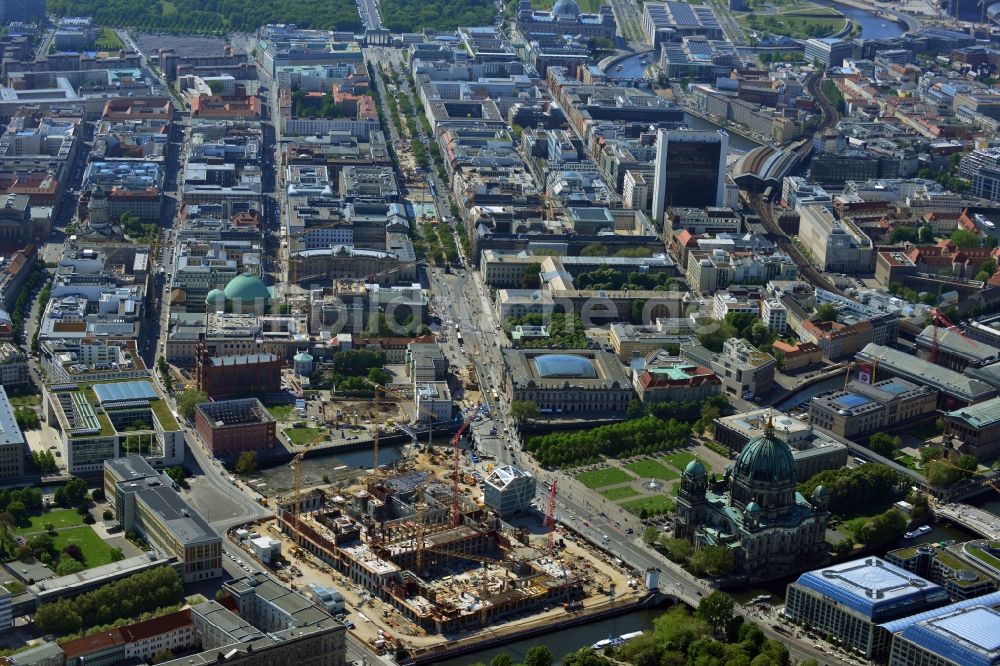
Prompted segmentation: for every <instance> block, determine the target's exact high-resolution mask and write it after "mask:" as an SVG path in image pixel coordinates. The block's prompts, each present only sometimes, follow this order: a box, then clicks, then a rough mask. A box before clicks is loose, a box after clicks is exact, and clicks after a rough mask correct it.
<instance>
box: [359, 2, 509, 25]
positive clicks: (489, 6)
mask: <svg viewBox="0 0 1000 666" xmlns="http://www.w3.org/2000/svg"><path fill="white" fill-rule="evenodd" d="M378 7H379V12H380V13H381V15H382V23H383V25H385V27H386V28H388V29H389V30H392V31H393V32H396V31H399V32H418V31H420V30H423V29H425V28H430V29H431V30H454V29H455V28H457V27H459V26H462V25H489V24H491V23H493V16H494V15H495V14H496V8H495V6H494V4H493V3H492V2H491V1H490V0H382V1H381V2H379V5H378Z"/></svg>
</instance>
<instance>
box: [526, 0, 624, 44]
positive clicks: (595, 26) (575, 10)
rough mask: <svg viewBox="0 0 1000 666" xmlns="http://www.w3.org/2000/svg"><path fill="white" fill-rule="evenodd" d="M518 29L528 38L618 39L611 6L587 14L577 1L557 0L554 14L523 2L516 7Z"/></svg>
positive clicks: (604, 5)
mask: <svg viewBox="0 0 1000 666" xmlns="http://www.w3.org/2000/svg"><path fill="white" fill-rule="evenodd" d="M517 28H518V31H520V32H521V34H522V35H523V36H524V37H525V38H526V39H530V38H531V36H537V35H546V34H548V35H571V36H573V37H577V36H579V37H583V38H584V39H592V38H594V37H604V38H605V39H610V40H611V41H614V40H615V32H616V30H617V24H616V23H615V15H614V12H612V11H611V5H610V3H607V2H605V3H604V4H602V5H601V8H600V11H599V13H597V14H584V13H583V12H581V11H580V5H578V4H577V3H576V0H556V4H554V5H553V6H552V11H548V12H545V11H538V10H536V9H533V8H532V7H531V0H520V2H519V3H518V8H517Z"/></svg>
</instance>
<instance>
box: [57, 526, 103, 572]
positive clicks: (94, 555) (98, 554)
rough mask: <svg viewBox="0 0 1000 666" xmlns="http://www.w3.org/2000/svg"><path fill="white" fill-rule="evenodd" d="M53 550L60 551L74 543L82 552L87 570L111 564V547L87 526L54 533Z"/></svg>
mask: <svg viewBox="0 0 1000 666" xmlns="http://www.w3.org/2000/svg"><path fill="white" fill-rule="evenodd" d="M52 541H53V542H54V545H55V549H56V550H58V551H62V549H63V548H65V547H66V546H68V545H70V544H71V543H75V544H76V545H77V546H79V547H80V550H81V551H83V558H84V559H85V560H86V563H87V568H88V569H89V568H91V567H99V566H101V565H102V564H110V563H111V546H109V545H108V544H107V543H105V542H104V541H102V540H101V537H99V536H97V532H95V531H94V530H92V529H90V526H89V525H81V526H80V527H71V528H69V529H65V530H61V531H59V532H57V533H56V536H55V538H54V539H53V540H52Z"/></svg>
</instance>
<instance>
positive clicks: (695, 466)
mask: <svg viewBox="0 0 1000 666" xmlns="http://www.w3.org/2000/svg"><path fill="white" fill-rule="evenodd" d="M684 473H685V474H688V475H690V476H705V466H704V465H702V464H701V461H700V460H698V459H697V458H695V459H694V460H692V461H691V462H689V463H688V464H687V467H685V468H684Z"/></svg>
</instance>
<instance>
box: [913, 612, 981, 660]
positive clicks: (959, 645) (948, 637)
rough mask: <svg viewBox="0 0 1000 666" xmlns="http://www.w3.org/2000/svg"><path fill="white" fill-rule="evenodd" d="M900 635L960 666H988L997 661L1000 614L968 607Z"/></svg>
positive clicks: (929, 620)
mask: <svg viewBox="0 0 1000 666" xmlns="http://www.w3.org/2000/svg"><path fill="white" fill-rule="evenodd" d="M902 636H903V638H905V639H906V640H908V641H910V642H912V643H915V644H916V645H919V646H920V647H922V648H924V649H925V650H928V651H930V652H933V653H934V654H936V655H938V656H939V657H940V658H942V659H946V660H948V661H951V662H954V663H956V664H963V665H964V666H980V665H982V666H986V665H990V666H992V665H993V664H996V663H997V661H998V660H1000V613H998V612H997V611H996V609H994V608H991V607H990V606H984V605H978V606H971V607H969V608H962V609H959V610H956V611H954V612H952V613H948V614H947V615H942V616H939V617H936V618H933V619H927V620H921V621H920V622H917V623H915V624H912V625H910V626H909V627H907V628H906V629H904V630H903V632H902Z"/></svg>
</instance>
